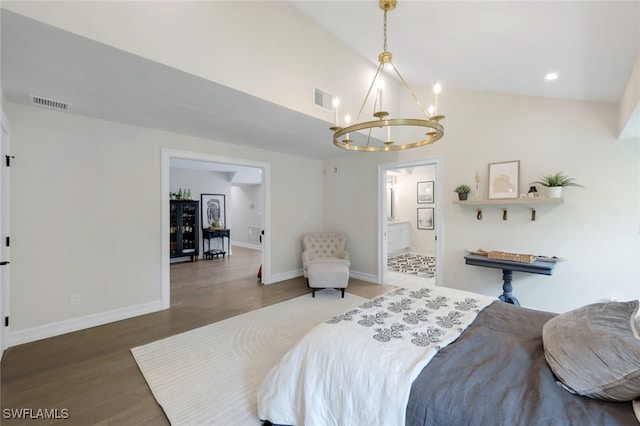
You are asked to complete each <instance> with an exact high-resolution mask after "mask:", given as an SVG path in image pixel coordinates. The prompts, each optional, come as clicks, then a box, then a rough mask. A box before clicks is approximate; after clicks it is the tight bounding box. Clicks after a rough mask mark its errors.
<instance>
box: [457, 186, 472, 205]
mask: <svg viewBox="0 0 640 426" xmlns="http://www.w3.org/2000/svg"><path fill="white" fill-rule="evenodd" d="M453 192H457V193H458V200H460V201H464V200H466V199H467V197H468V196H469V192H471V188H470V187H469V185H464V184H463V185H458V186H457V187H456V189H454V190H453Z"/></svg>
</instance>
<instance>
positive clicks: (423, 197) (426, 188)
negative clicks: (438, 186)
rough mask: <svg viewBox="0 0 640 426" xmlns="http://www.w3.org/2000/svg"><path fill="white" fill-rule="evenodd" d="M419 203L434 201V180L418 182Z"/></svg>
mask: <svg viewBox="0 0 640 426" xmlns="http://www.w3.org/2000/svg"><path fill="white" fill-rule="evenodd" d="M417 193H418V204H430V203H433V181H432V180H430V181H427V182H418V189H417Z"/></svg>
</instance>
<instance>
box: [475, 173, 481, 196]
mask: <svg viewBox="0 0 640 426" xmlns="http://www.w3.org/2000/svg"><path fill="white" fill-rule="evenodd" d="M480 182H481V179H480V172H476V200H479V199H480Z"/></svg>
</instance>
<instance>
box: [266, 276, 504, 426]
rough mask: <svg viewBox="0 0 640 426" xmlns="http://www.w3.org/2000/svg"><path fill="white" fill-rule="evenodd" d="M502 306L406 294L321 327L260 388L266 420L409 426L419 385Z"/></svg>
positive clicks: (319, 425)
mask: <svg viewBox="0 0 640 426" xmlns="http://www.w3.org/2000/svg"><path fill="white" fill-rule="evenodd" d="M495 300H496V298H495V297H488V296H483V295H479V294H475V293H470V292H466V291H461V290H455V289H450V288H445V287H424V288H417V289H413V288H412V289H405V288H399V289H397V290H393V291H391V292H388V293H385V294H383V295H381V296H379V297H376V298H375V299H372V300H371V301H369V302H366V303H364V304H362V305H360V306H357V307H355V308H354V309H352V310H349V311H347V312H345V313H344V314H342V315H339V316H336V317H334V318H332V319H330V320H328V321H326V322H325V323H323V324H319V325H318V326H316V327H314V328H313V329H312V330H311V331H310V332H309V333H308V334H307V335H306V336H305V337H303V338H302V339H301V340H300V342H298V344H297V345H296V346H294V347H293V348H292V349H291V350H290V351H289V352H288V353H287V354H286V355H285V356H284V357H283V358H282V360H281V361H280V362H279V363H278V364H277V365H276V366H275V367H273V368H272V369H271V370H270V371H269V373H268V374H267V376H266V378H265V380H264V381H263V383H262V384H261V385H260V387H259V388H258V415H259V418H260V419H261V420H269V421H271V422H272V423H275V424H279V425H299V426H302V425H304V426H331V425H335V426H350V425H353V426H361V425H385V426H393V425H398V426H402V425H404V421H405V411H406V406H407V402H408V400H409V393H410V391H411V384H412V383H413V380H414V379H415V378H416V377H417V376H418V374H419V373H420V371H422V369H423V368H424V366H425V365H427V363H428V362H429V360H431V358H433V356H434V355H435V354H436V353H437V352H438V350H439V349H440V348H443V347H445V346H446V345H448V344H449V343H451V342H453V341H454V340H455V339H457V338H458V336H460V334H462V332H463V331H464V330H465V329H466V328H467V327H468V326H469V325H470V324H471V323H472V322H473V320H474V319H475V317H476V316H477V315H478V313H479V312H480V311H481V310H482V309H483V308H484V307H486V306H487V305H489V304H490V303H491V302H493V301H495ZM292 321H295V318H292Z"/></svg>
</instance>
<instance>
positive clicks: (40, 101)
mask: <svg viewBox="0 0 640 426" xmlns="http://www.w3.org/2000/svg"><path fill="white" fill-rule="evenodd" d="M29 100H30V101H31V103H32V104H34V105H38V106H41V107H45V108H50V109H57V110H58V111H67V110H68V109H69V107H70V106H71V104H68V103H66V102H61V101H56V100H53V99H47V98H43V97H41V96H35V95H29Z"/></svg>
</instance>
